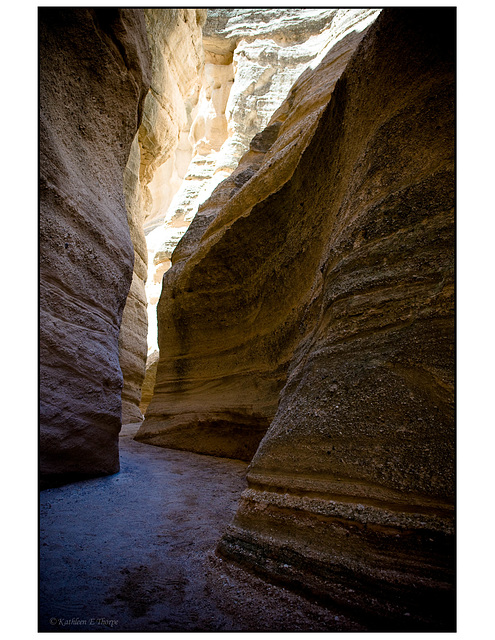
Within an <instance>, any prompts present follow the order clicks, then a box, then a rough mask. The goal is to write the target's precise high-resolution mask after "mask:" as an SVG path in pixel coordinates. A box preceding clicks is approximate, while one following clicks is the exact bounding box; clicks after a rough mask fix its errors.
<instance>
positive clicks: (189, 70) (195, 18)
mask: <svg viewBox="0 0 495 640" xmlns="http://www.w3.org/2000/svg"><path fill="white" fill-rule="evenodd" d="M144 15H145V20H146V29H147V36H148V41H149V44H150V50H151V55H152V65H151V70H152V78H151V88H150V91H149V92H148V94H147V96H146V99H145V103H144V108H143V120H142V123H141V126H140V128H139V132H138V134H136V137H135V139H134V142H133V145H132V148H131V153H130V156H129V160H128V163H127V166H126V169H125V173H124V191H125V197H126V207H127V215H128V222H129V228H130V231H131V239H132V242H133V245H134V253H135V258H134V273H133V278H132V284H131V288H130V291H129V295H128V298H127V303H126V306H125V308H124V313H123V317H122V324H121V330H120V336H119V350H120V366H121V369H122V374H123V379H124V386H123V389H122V422H123V423H124V424H126V423H129V422H139V421H141V420H142V419H143V416H142V414H141V411H140V408H139V404H140V400H141V387H142V385H143V381H144V377H145V366H146V358H147V353H148V344H147V332H148V313H147V306H148V300H147V293H146V289H145V283H146V280H147V262H148V251H147V245H146V239H145V236H144V225H145V221H146V220H149V219H151V220H153V218H154V216H156V214H157V212H160V211H162V210H163V209H165V210H166V209H167V207H168V205H169V203H170V200H171V198H172V196H173V193H174V191H175V190H177V188H178V186H179V185H180V183H181V180H182V179H183V177H184V172H185V169H186V167H187V165H188V162H189V159H190V156H191V148H190V146H187V144H186V145H185V144H184V132H186V133H187V131H188V130H189V128H190V126H191V113H190V112H191V110H192V108H193V105H194V104H195V103H196V102H197V100H198V91H199V82H200V77H201V71H202V66H203V50H202V45H201V25H202V24H203V23H204V20H205V18H206V10H205V9H183V8H177V9H146V10H145V11H144ZM186 142H187V136H186ZM151 277H152V278H153V279H154V280H155V281H156V280H157V279H158V277H159V275H158V276H157V274H156V273H154V274H152V275H151ZM155 286H156V283H155ZM151 288H152V286H151V287H150V295H151V297H153V292H152V290H151ZM157 299H158V297H157ZM150 330H151V331H152V332H153V331H156V329H155V327H154V326H153V325H152V326H151V327H150Z"/></svg>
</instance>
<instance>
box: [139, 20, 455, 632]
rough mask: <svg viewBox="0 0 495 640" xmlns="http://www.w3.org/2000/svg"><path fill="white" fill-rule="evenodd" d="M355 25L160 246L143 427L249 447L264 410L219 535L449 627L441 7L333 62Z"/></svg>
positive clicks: (450, 303)
mask: <svg viewBox="0 0 495 640" xmlns="http://www.w3.org/2000/svg"><path fill="white" fill-rule="evenodd" d="M355 37H356V36H355V35H352V34H349V36H348V37H347V38H345V39H344V40H343V41H342V42H341V43H339V45H337V46H338V47H339V49H336V50H335V51H330V52H329V54H328V55H327V58H325V60H324V61H323V62H322V65H321V66H320V67H319V68H317V69H315V71H314V72H311V71H309V70H308V71H307V72H305V73H304V75H303V76H302V77H301V78H300V79H299V81H298V82H297V83H296V85H295V87H294V89H293V90H292V91H291V93H290V94H289V97H288V99H287V101H286V103H285V104H284V105H282V107H281V108H280V109H279V110H278V111H277V112H276V113H275V114H274V116H273V118H272V120H271V123H270V125H269V126H268V127H267V129H265V130H264V132H263V133H262V134H261V135H259V136H256V137H255V139H254V140H253V141H252V143H251V149H250V151H249V152H248V153H247V154H246V155H245V156H244V157H243V159H242V161H241V163H240V165H239V167H238V168H237V169H236V170H235V171H234V173H233V174H232V175H231V176H230V177H229V178H228V179H227V180H225V181H224V182H223V183H222V184H221V185H220V186H219V187H218V188H217V189H216V190H215V192H214V193H213V195H212V197H211V198H210V200H209V201H208V202H206V203H205V204H204V205H203V206H202V207H201V208H200V211H199V214H198V216H196V218H195V219H194V221H193V223H192V225H191V226H190V228H189V230H188V232H187V233H186V234H185V236H184V237H183V239H182V241H181V242H180V244H179V246H178V247H177V249H176V251H175V253H174V255H173V260H172V262H173V267H172V269H171V270H170V271H169V272H168V273H166V274H165V280H164V283H165V286H164V291H163V293H162V297H161V299H160V303H159V310H158V314H159V315H158V318H159V342H160V353H161V360H160V362H159V366H158V373H157V382H156V385H155V394H154V397H153V400H152V401H151V403H150V405H149V407H148V411H147V418H146V420H145V422H144V423H143V425H142V428H141V430H140V432H139V434H138V439H140V440H142V441H145V442H151V443H154V444H159V445H162V446H171V447H176V448H188V449H191V450H194V451H202V452H206V453H213V454H215V455H227V456H238V457H244V458H248V457H249V456H250V455H251V454H252V452H253V451H254V450H255V449H256V448H257V442H258V440H259V438H260V437H261V436H262V434H263V432H264V431H265V430H266V428H267V426H268V425H270V426H269V429H268V431H267V432H266V435H265V436H264V438H263V440H262V442H261V444H260V446H259V448H257V451H256V455H255V456H254V459H253V460H252V462H251V465H250V469H249V473H248V483H249V488H248V490H247V491H246V492H245V493H244V495H243V499H242V503H241V505H240V507H239V510H238V513H237V515H236V517H235V520H234V522H233V524H232V525H231V527H230V528H229V530H228V531H227V532H226V534H225V535H224V537H223V539H222V542H221V544H220V547H219V550H220V551H221V553H223V554H224V555H226V556H228V557H230V558H234V559H235V560H237V561H240V562H243V563H246V564H247V565H249V566H250V567H252V568H254V569H256V570H258V571H260V572H263V573H265V574H266V575H269V576H270V577H272V578H274V579H277V580H282V581H285V582H287V583H288V584H291V585H293V586H296V587H298V588H303V589H304V590H306V591H307V592H309V593H311V594H312V595H313V596H314V597H317V598H319V599H321V600H323V601H326V600H331V601H333V602H338V603H339V604H340V606H342V607H353V608H355V609H356V610H357V611H360V613H361V615H362V617H363V620H364V621H365V623H366V624H367V625H368V627H369V628H372V629H379V630H384V629H389V630H390V629H397V630H400V629H402V630H404V629H408V630H412V629H422V630H425V629H428V630H452V629H453V627H454V625H455V621H454V615H455V614H454V608H455V601H454V595H453V580H454V575H453V574H454V567H453V565H454V540H453V508H454V445H455V443H454V408H453V402H454V389H453V377H454V353H453V352H454V327H453V323H454V312H453V308H454V298H453V294H454V292H453V289H454V257H453V246H454V221H453V207H454V147H453V138H454V101H455V89H454V79H455V78H454V76H455V68H454V54H455V11H454V10H452V9H432V10H428V9H395V10H384V11H383V12H382V14H381V15H380V17H379V18H378V20H377V21H376V23H375V24H374V25H372V26H371V27H370V28H369V31H368V32H367V34H366V35H365V37H364V39H363V40H362V42H361V44H360V46H359V47H358V49H357V51H356V52H355V53H354V55H353V56H352V59H351V60H350V62H349V64H347V66H346V62H345V61H343V60H342V58H340V57H338V56H337V54H338V53H339V50H340V52H343V51H342V48H343V47H346V46H347V45H348V44H349V45H350V44H351V41H352V40H353V39H354V38H355ZM351 50H352V47H351ZM348 51H349V50H348ZM337 80H338V81H337ZM335 81H337V83H336V84H335V87H334V86H333V85H334V82H335ZM272 418H273V419H272Z"/></svg>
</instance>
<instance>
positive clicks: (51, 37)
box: [39, 8, 151, 484]
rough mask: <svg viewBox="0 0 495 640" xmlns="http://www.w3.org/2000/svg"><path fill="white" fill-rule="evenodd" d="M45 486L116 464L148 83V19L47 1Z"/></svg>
mask: <svg viewBox="0 0 495 640" xmlns="http://www.w3.org/2000/svg"><path fill="white" fill-rule="evenodd" d="M39 47H40V50H39V61H40V472H41V476H42V484H51V483H59V482H63V481H66V480H68V479H73V478H79V477H84V476H92V475H99V474H108V473H113V472H115V471H117V470H118V468H119V458H118V433H119V430H120V424H121V422H120V421H121V390H122V374H121V369H120V366H119V349H118V336H119V327H120V322H121V317H122V312H123V308H124V304H125V301H126V297H127V293H128V291H129V287H130V284H131V279H132V271H133V261H134V249H133V245H132V242H131V238H130V234H129V225H128V221H127V215H126V209H125V204H124V192H123V173H124V168H125V166H126V163H127V160H128V157H129V152H130V148H131V144H132V141H133V138H134V136H135V134H136V132H137V130H138V127H139V122H140V118H141V113H142V107H143V101H144V97H145V95H146V92H147V91H148V88H149V84H150V77H151V76H150V54H149V45H148V42H147V36H146V27H145V22H144V16H143V14H142V11H141V10H131V9H75V8H72V9H55V8H41V9H40V14H39Z"/></svg>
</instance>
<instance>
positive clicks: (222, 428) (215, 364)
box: [137, 31, 363, 460]
mask: <svg viewBox="0 0 495 640" xmlns="http://www.w3.org/2000/svg"><path fill="white" fill-rule="evenodd" d="M362 37H363V32H358V31H351V32H350V33H349V34H348V35H347V36H346V37H345V38H344V39H342V40H340V41H338V42H337V44H335V46H334V47H333V48H332V49H331V50H330V51H329V52H328V53H327V55H326V57H325V59H324V61H323V62H322V64H321V65H320V66H319V67H318V68H317V70H316V71H315V72H314V73H312V72H311V71H310V70H309V69H308V70H307V71H306V72H304V73H303V75H302V76H301V77H300V79H299V81H298V82H297V83H296V84H295V85H294V87H293V88H292V90H291V91H290V93H289V96H288V98H287V100H286V101H285V102H284V103H283V104H282V106H281V107H280V108H279V109H278V110H277V111H276V112H275V114H274V115H273V117H272V120H271V122H270V125H269V126H268V127H267V129H265V131H264V132H262V133H260V134H258V135H257V136H256V137H255V138H254V139H253V140H252V142H251V148H250V150H249V151H248V153H246V154H245V155H244V157H243V158H242V160H241V162H240V163H239V166H238V168H237V169H236V170H235V171H234V172H233V173H232V175H231V176H230V177H229V178H228V179H226V180H225V181H224V182H222V183H221V184H220V185H219V186H218V187H217V189H216V190H215V191H214V193H213V195H212V197H211V198H210V199H209V200H208V201H207V202H206V203H205V204H204V205H202V206H201V207H200V208H199V211H198V214H197V215H196V217H195V218H194V220H193V222H192V224H191V226H190V228H189V230H188V232H187V233H186V235H185V236H184V237H183V238H182V240H181V242H180V243H179V245H178V247H177V249H176V250H175V253H174V254H173V263H174V267H173V269H172V270H171V272H168V273H166V274H165V278H164V285H163V286H164V292H163V294H162V297H161V300H160V304H159V309H158V313H159V316H158V318H159V330H160V335H161V337H160V353H162V354H163V358H162V361H161V362H160V363H159V366H158V374H157V383H156V386H155V395H154V397H153V400H152V402H151V403H150V405H149V406H148V410H147V415H146V420H145V422H144V423H143V425H142V427H141V429H140V431H139V434H138V436H137V438H138V439H140V440H142V441H145V442H149V443H152V444H157V445H161V446H176V447H178V448H186V449H189V448H191V449H192V450H193V451H198V452H200V453H210V454H213V455H220V456H227V457H239V458H241V459H244V460H250V459H251V458H252V456H253V455H254V452H255V451H256V448H257V446H258V444H259V442H260V440H261V438H262V437H263V435H264V433H265V431H266V429H267V427H268V425H269V423H270V421H271V420H272V418H273V416H274V415H275V411H276V407H277V402H278V393H279V392H280V390H281V388H282V386H283V383H284V381H285V375H286V373H285V372H286V369H287V366H288V359H289V355H288V354H291V353H292V352H293V350H294V348H295V345H296V344H297V342H298V340H299V339H300V334H299V332H298V331H297V330H296V331H295V332H294V331H293V333H294V335H293V336H292V338H291V342H288V340H289V335H287V336H286V339H285V343H283V344H281V348H282V349H283V350H284V353H278V352H277V351H275V352H274V349H273V347H272V346H271V345H270V342H271V341H273V340H275V342H277V341H280V340H281V339H280V336H279V335H277V336H276V337H275V338H274V337H273V336H272V335H271V330H273V329H274V328H275V330H276V333H279V332H280V327H279V324H280V322H281V320H280V318H279V317H278V316H276V315H274V314H273V311H272V309H270V307H269V306H266V311H265V313H264V316H266V317H260V318H259V319H258V321H257V322H253V317H254V316H256V314H257V313H258V311H259V310H258V307H259V304H260V303H259V299H258V295H259V293H258V290H257V286H259V281H258V280H257V279H255V280H254V281H253V282H251V281H250V279H249V278H248V279H247V280H244V279H243V278H242V277H241V274H242V271H243V269H244V268H245V266H246V260H248V261H249V265H250V267H249V268H250V269H256V268H257V266H259V265H262V264H263V262H264V261H265V257H264V250H265V247H264V245H263V243H262V244H260V246H259V247H257V248H256V251H254V253H252V255H251V256H249V257H243V256H241V255H239V256H238V263H237V266H236V267H235V272H236V275H235V276H234V275H231V276H226V273H225V266H224V265H223V264H222V261H221V260H220V262H218V263H217V261H218V258H217V256H216V252H211V253H209V248H210V244H211V242H210V237H211V236H212V235H213V234H214V233H215V231H216V230H218V229H221V230H222V231H221V233H222V235H224V236H225V238H224V239H223V240H222V243H225V245H226V246H227V245H229V243H230V242H233V243H234V244H232V247H231V248H230V249H228V251H229V252H230V251H237V250H238V249H236V247H237V236H236V237H235V238H232V233H231V232H230V228H229V227H230V224H231V222H232V219H233V218H234V217H241V223H240V224H242V220H243V219H244V218H243V216H245V214H246V213H247V212H249V210H250V208H251V207H252V206H253V205H255V204H256V203H258V202H260V201H262V200H263V199H265V198H267V197H268V196H269V195H270V194H271V193H274V192H276V191H277V190H278V189H280V187H281V186H282V185H283V184H284V182H286V181H287V180H288V178H289V177H290V175H291V174H292V172H293V171H294V169H295V167H296V166H297V162H298V160H299V157H300V155H301V153H302V152H303V150H304V149H305V147H306V145H307V143H308V141H309V140H310V139H311V136H312V134H313V132H314V128H315V126H316V125H317V122H318V118H319V116H320V115H321V113H322V112H323V109H324V107H325V106H326V104H327V102H328V100H329V98H330V96H331V93H332V91H333V87H334V85H335V82H336V80H337V79H338V77H339V76H340V75H341V73H342V72H343V70H344V68H345V65H346V64H347V61H348V60H349V58H350V56H351V54H352V52H353V51H354V50H355V48H356V47H357V45H358V44H359V42H360V40H361V38H362ZM256 173H257V179H256V180H250V178H252V177H253V175H255V174H256ZM212 221H213V222H212ZM209 223H211V224H210V228H209V229H208V232H207V236H204V237H202V233H201V232H202V230H203V229H204V228H205V226H207V225H208V224H209ZM267 224H271V225H272V226H273V230H272V231H270V232H268V230H267V229H265V227H266V225H267ZM276 227H277V221H276V220H275V219H274V220H272V221H271V223H270V222H269V221H265V222H263V223H262V227H261V228H260V231H259V232H258V231H254V232H253V233H254V234H255V235H258V234H260V235H261V236H262V237H264V236H266V240H264V242H266V243H267V247H268V246H269V245H268V243H274V242H280V238H279V236H278V231H277V229H276ZM241 233H244V231H242V232H241ZM207 237H208V239H207ZM200 241H201V243H202V244H199V242H200ZM213 242H214V240H213ZM240 246H241V245H239V247H240ZM223 251H226V249H223ZM249 251H251V250H249ZM193 254H194V257H193ZM188 257H189V258H190V260H189V261H186V258H188ZM196 263H198V264H199V265H200V266H201V268H200V271H197V269H198V267H197V266H196ZM203 265H205V266H203ZM206 265H208V267H206ZM295 266H296V265H295V264H294V267H295ZM206 268H208V270H209V274H206V272H205V269H206ZM217 272H218V276H217V275H216V274H217ZM217 277H218V282H219V283H220V282H222V278H224V277H228V278H229V279H230V280H231V281H232V285H231V286H230V288H229V289H228V290H225V291H222V295H221V296H215V298H216V299H213V300H210V298H211V295H212V293H211V290H212V284H211V283H210V280H211V279H216V278H217ZM236 278H237V279H238V280H239V282H238V283H237V284H236V283H235V279H236ZM193 282H194V283H195V284H194V285H193V286H191V284H190V283H193ZM267 291H268V289H267ZM176 292H180V293H176ZM176 295H180V296H181V299H180V303H179V302H178V301H177V300H176ZM252 304H254V308H251V306H250V305H252ZM179 305H180V306H179ZM178 307H179V311H178V312H177V308H178ZM194 308H201V309H202V311H201V313H202V314H204V316H203V318H202V320H201V321H199V320H200V319H199V318H198V321H199V322H195V323H192V322H191V318H192V317H194V316H195V312H194ZM243 313H246V314H247V318H248V319H249V318H251V320H249V321H248V322H247V324H241V323H240V322H239V321H238V319H237V317H238V318H239V319H240V318H241V317H242V314H243ZM270 316H273V319H272V320H270ZM234 318H236V320H234ZM182 319H183V321H184V327H182V326H181V322H182ZM265 322H266V326H265V325H264V323H265ZM270 325H275V327H273V326H272V327H271V326H270ZM184 332H185V335H186V336H187V337H186V341H185V342H184V337H183V335H182V334H183V333H184ZM282 342H283V341H282ZM190 350H191V352H190ZM182 369H183V371H184V373H183V374H179V376H178V372H179V370H182ZM177 377H179V378H183V377H184V383H182V382H181V383H180V384H179V386H177Z"/></svg>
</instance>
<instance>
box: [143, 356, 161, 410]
mask: <svg viewBox="0 0 495 640" xmlns="http://www.w3.org/2000/svg"><path fill="white" fill-rule="evenodd" d="M159 359H160V354H159V353H158V351H153V352H152V353H150V355H149V356H148V358H147V359H146V371H145V376H144V380H143V385H142V387H141V401H140V404H139V408H140V410H141V413H142V415H144V414H145V413H146V409H147V408H148V405H149V403H150V402H151V398H152V397H153V391H154V389H155V380H156V370H157V368H158V360H159Z"/></svg>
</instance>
